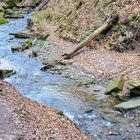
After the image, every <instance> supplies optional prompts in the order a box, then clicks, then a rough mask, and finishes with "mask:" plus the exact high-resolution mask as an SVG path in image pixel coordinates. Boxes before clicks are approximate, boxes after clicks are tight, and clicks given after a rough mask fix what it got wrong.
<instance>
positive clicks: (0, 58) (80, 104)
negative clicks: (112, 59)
mask: <svg viewBox="0 0 140 140" xmlns="http://www.w3.org/2000/svg"><path fill="white" fill-rule="evenodd" d="M30 16H31V15H30V14H25V15H24V17H25V18H23V19H16V20H10V21H9V23H8V24H4V25H0V69H12V70H14V71H15V72H16V74H14V75H12V76H10V77H9V78H5V81H7V82H9V83H10V84H12V85H13V86H14V87H15V88H16V89H17V90H18V91H19V92H20V93H21V94H22V95H23V96H25V97H27V98H30V99H32V100H35V101H37V102H39V103H41V104H46V105H48V106H49V107H51V108H54V109H57V110H58V111H62V112H63V114H64V115H65V116H67V117H68V118H69V119H70V120H71V121H72V122H73V123H75V125H76V126H77V127H79V128H80V129H81V130H82V131H83V132H85V133H87V134H88V135H89V136H90V137H91V138H92V139H94V140H96V139H97V140H100V139H101V140H124V139H127V140H128V139H131V138H132V137H133V136H136V137H135V138H134V139H135V140H137V137H138V134H139V132H140V131H139V130H140V129H139V128H137V127H136V126H135V125H134V124H133V123H130V122H131V119H133V118H131V116H130V114H129V113H128V115H127V116H128V118H127V119H126V120H125V121H124V124H122V122H121V123H120V122H119V121H112V120H111V119H106V118H105V117H103V116H102V115H101V112H100V108H99V107H98V104H99V102H98V101H97V100H96V99H95V97H94V96H92V95H91V93H90V92H89V91H87V90H86V89H84V88H82V87H77V86H76V85H75V83H74V81H72V80H69V79H66V78H63V77H62V76H61V75H53V74H50V73H46V72H42V71H40V68H41V67H43V64H41V63H40V62H37V61H35V60H33V59H31V58H29V57H27V56H26V55H24V54H22V53H20V52H18V53H12V52H11V47H12V46H13V45H17V44H20V43H21V42H22V41H23V39H16V38H14V37H13V36H10V35H9V33H11V32H26V31H27V19H28V18H29V17H30ZM102 93H103V91H102ZM90 109H92V110H93V111H92V112H88V111H87V110H90ZM102 110H103V109H102ZM86 111H87V112H86ZM107 113H108V114H109V113H111V114H120V113H119V112H117V111H113V110H110V112H107ZM125 115H126V114H125ZM123 118H125V116H123ZM133 134H134V135H133Z"/></svg>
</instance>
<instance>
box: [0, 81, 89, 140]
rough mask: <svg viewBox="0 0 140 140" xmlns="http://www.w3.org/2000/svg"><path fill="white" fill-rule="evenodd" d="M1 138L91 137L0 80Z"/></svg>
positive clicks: (79, 139)
mask: <svg viewBox="0 0 140 140" xmlns="http://www.w3.org/2000/svg"><path fill="white" fill-rule="evenodd" d="M0 90H1V91H0V112H1V118H0V122H1V123H0V138H2V139H3V140H7V139H8V140H11V139H12V140H15V139H25V140H29V139H36V140H43V139H45V140H46V139H48V140H52V139H59V140H66V139H68V140H88V139H89V138H88V137H87V136H85V135H84V134H82V133H81V132H80V131H79V130H78V129H77V128H76V127H75V126H74V125H73V124H72V123H71V122H70V121H69V120H67V119H66V118H64V117H63V116H62V115H59V113H57V111H55V110H52V109H49V108H48V107H47V106H43V105H40V104H39V103H37V102H34V101H32V100H29V99H27V98H25V97H23V96H21V95H20V94H19V93H18V92H17V91H16V90H15V89H14V88H13V87H12V86H11V85H10V84H8V83H6V82H3V81H0Z"/></svg>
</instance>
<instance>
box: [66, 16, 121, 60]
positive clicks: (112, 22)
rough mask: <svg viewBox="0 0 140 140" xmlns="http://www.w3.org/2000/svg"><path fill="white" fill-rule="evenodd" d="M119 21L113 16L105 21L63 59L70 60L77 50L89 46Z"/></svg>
mask: <svg viewBox="0 0 140 140" xmlns="http://www.w3.org/2000/svg"><path fill="white" fill-rule="evenodd" d="M118 20H119V16H118V15H115V16H113V17H112V18H111V19H109V20H107V22H106V23H105V24H103V25H102V26H101V27H99V28H98V29H97V30H95V31H94V32H93V33H91V34H90V35H89V36H88V37H86V38H85V39H84V40H83V41H82V42H81V43H79V44H78V45H77V47H76V48H75V49H74V50H72V51H71V52H70V53H68V54H65V59H70V58H71V57H72V56H73V55H74V54H75V53H77V52H78V51H79V50H81V49H82V48H83V47H85V46H87V45H89V44H90V42H91V41H92V40H93V39H95V38H96V37H97V36H98V35H100V34H101V33H103V32H105V31H106V30H108V29H109V28H111V27H112V26H113V25H115V24H116V23H117V22H118Z"/></svg>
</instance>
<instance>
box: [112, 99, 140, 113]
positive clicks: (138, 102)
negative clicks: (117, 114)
mask: <svg viewBox="0 0 140 140" xmlns="http://www.w3.org/2000/svg"><path fill="white" fill-rule="evenodd" d="M139 106H140V97H135V98H132V99H131V100H129V101H127V102H123V103H120V104H118V105H115V106H114V109H116V110H129V109H133V108H137V107H139Z"/></svg>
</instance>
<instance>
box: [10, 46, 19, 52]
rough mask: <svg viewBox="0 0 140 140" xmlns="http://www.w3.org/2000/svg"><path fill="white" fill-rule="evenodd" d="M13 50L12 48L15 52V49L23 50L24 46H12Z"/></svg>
mask: <svg viewBox="0 0 140 140" xmlns="http://www.w3.org/2000/svg"><path fill="white" fill-rule="evenodd" d="M11 50H12V52H14V51H21V50H22V46H13V47H12V48H11Z"/></svg>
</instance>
